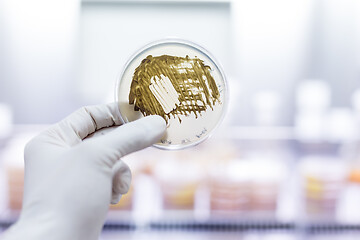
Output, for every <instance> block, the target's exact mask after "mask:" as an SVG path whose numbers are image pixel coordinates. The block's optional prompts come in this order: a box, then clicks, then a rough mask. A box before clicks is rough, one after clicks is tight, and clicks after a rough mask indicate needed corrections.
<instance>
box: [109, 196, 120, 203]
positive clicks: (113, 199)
mask: <svg viewBox="0 0 360 240" xmlns="http://www.w3.org/2000/svg"><path fill="white" fill-rule="evenodd" d="M121 197H122V195H121V194H116V195H112V197H111V204H118V203H119V202H120V199H121Z"/></svg>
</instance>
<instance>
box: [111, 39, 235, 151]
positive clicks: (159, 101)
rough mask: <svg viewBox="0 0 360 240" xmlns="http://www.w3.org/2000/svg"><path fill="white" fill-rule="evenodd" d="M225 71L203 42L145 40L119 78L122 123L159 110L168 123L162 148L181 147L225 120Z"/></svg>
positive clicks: (117, 90) (203, 136)
mask: <svg viewBox="0 0 360 240" xmlns="http://www.w3.org/2000/svg"><path fill="white" fill-rule="evenodd" d="M227 94H228V91H227V84H226V80H225V75H224V73H223V71H222V69H221V68H220V66H219V64H217V63H216V61H215V60H214V58H213V57H211V55H210V54H209V53H208V52H207V51H206V50H205V49H204V48H202V47H200V46H199V45H197V44H194V43H192V42H189V41H185V40H180V39H165V40H160V41H156V42H153V43H151V44H149V45H146V46H145V47H144V48H142V49H141V50H139V51H138V52H137V53H136V54H135V55H133V56H132V57H131V58H130V60H129V61H128V62H127V64H126V65H125V68H124V69H123V71H122V73H121V74H120V76H119V78H118V79H117V84H116V88H115V100H116V102H117V103H118V106H119V111H120V116H121V118H122V121H123V122H124V123H127V122H131V121H135V120H137V119H140V118H142V117H144V116H148V115H159V116H161V117H163V118H164V119H165V121H166V123H167V130H166V133H165V135H164V136H163V137H162V139H161V140H160V141H159V142H158V143H156V144H154V146H155V147H158V148H161V149H174V150H178V149H183V148H186V147H190V146H194V145H196V144H198V143H200V142H202V141H204V140H205V139H206V138H208V137H209V136H210V135H211V133H212V132H213V131H214V129H216V127H217V126H218V125H219V124H220V122H221V121H222V119H223V117H224V114H225V111H226V106H227V101H228V96H227Z"/></svg>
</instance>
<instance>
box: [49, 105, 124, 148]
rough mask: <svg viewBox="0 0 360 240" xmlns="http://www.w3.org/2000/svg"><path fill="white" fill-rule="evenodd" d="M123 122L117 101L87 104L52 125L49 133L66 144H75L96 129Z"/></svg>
mask: <svg viewBox="0 0 360 240" xmlns="http://www.w3.org/2000/svg"><path fill="white" fill-rule="evenodd" d="M121 123H122V122H121V120H120V114H119V111H118V108H117V104H116V103H111V104H102V105H94V106H86V107H82V108H80V109H78V110H77V111H75V112H74V113H72V114H71V115H69V116H68V117H67V118H65V119H63V120H62V121H61V122H59V123H58V124H56V125H54V126H53V127H51V128H50V129H49V130H48V131H47V133H48V134H51V135H53V136H54V135H55V137H57V138H59V139H60V140H61V141H63V142H64V143H65V144H66V145H69V146H74V145H76V144H78V143H79V142H82V140H83V139H84V138H86V137H87V136H88V135H89V134H92V133H94V132H95V131H96V130H99V129H101V128H105V127H111V126H119V125H121Z"/></svg>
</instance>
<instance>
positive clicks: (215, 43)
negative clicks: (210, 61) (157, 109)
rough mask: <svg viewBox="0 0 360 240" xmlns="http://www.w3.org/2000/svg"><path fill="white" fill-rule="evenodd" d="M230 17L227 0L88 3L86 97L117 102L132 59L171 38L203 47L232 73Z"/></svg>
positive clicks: (83, 53) (82, 82)
mask: <svg viewBox="0 0 360 240" xmlns="http://www.w3.org/2000/svg"><path fill="white" fill-rule="evenodd" d="M99 2H100V1H99ZM230 13H231V11H230V4H229V3H226V2H222V3H201V2H199V3H181V2H179V1H177V2H171V1H164V2H157V3H156V2H155V3H152V4H150V3H144V2H142V3H138V2H136V1H135V2H134V3H131V2H129V1H125V2H123V1H117V2H115V3H99V4H96V3H83V4H82V11H81V32H80V33H81V40H80V49H81V63H82V65H81V68H80V78H79V79H80V85H79V89H80V91H81V95H82V96H83V98H84V99H86V100H87V101H89V102H94V103H95V102H102V101H113V99H114V86H115V81H116V78H117V76H118V74H119V72H120V71H121V70H122V68H123V67H124V65H125V63H126V61H127V60H128V59H129V57H130V56H131V55H132V54H134V53H135V52H136V51H137V50H138V49H139V48H141V47H142V46H144V45H145V44H148V43H149V42H151V41H154V40H158V39H161V38H165V37H169V36H172V37H179V38H184V39H188V40H190V41H193V42H196V43H199V44H200V45H202V46H203V47H205V48H206V49H208V50H209V51H210V52H211V53H212V54H213V55H214V56H215V57H216V58H217V59H218V61H219V62H220V63H221V64H222V65H223V67H224V68H225V71H226V73H229V72H231V70H232V69H231V60H232V35H231V16H230Z"/></svg>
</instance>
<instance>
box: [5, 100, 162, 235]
mask: <svg viewBox="0 0 360 240" xmlns="http://www.w3.org/2000/svg"><path fill="white" fill-rule="evenodd" d="M120 124H121V122H120V118H119V114H118V110H117V105H116V104H109V105H98V106H91V107H83V108H81V109H79V110H78V111H76V112H75V113H73V114H72V115H70V116H69V117H67V118H66V119H64V120H62V121H61V122H59V123H58V124H56V125H54V126H52V127H50V128H49V129H48V130H46V131H44V132H43V133H41V134H40V135H38V136H37V137H35V138H34V139H32V140H31V141H30V142H29V143H28V144H27V146H26V147H25V186H24V202H23V209H22V213H21V216H20V219H19V221H18V222H17V223H16V224H14V225H13V226H12V227H11V228H10V229H9V230H8V232H7V233H6V234H5V239H6V240H10V239H11V240H12V239H16V240H19V239H27V240H32V239H34V240H35V239H36V240H41V239H46V240H49V239H51V240H57V239H59V240H71V239H81V240H91V239H98V237H99V234H100V232H101V229H102V226H103V223H104V220H105V217H106V213H107V210H108V207H109V203H110V202H111V203H117V202H118V201H119V199H120V197H121V195H122V194H125V193H126V192H127V191H128V189H129V185H130V181H131V173H130V170H129V167H128V166H127V165H126V164H125V163H124V162H122V161H121V160H120V158H121V157H122V156H125V155H126V154H129V153H131V152H134V151H137V150H140V149H143V148H145V147H148V146H150V145H152V144H153V143H155V142H157V141H158V140H159V139H160V138H161V137H162V135H163V134H164V131H165V129H166V124H165V121H164V120H163V119H162V118H161V117H159V116H149V117H145V118H143V119H141V120H137V121H134V122H131V123H127V124H124V125H123V126H120V127H114V126H119V125H120ZM100 129H106V131H104V130H103V131H101V130H100ZM99 130H100V131H99ZM105 132H106V133H105Z"/></svg>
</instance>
